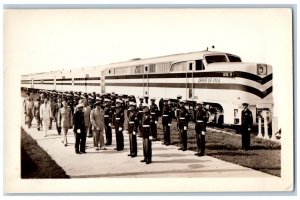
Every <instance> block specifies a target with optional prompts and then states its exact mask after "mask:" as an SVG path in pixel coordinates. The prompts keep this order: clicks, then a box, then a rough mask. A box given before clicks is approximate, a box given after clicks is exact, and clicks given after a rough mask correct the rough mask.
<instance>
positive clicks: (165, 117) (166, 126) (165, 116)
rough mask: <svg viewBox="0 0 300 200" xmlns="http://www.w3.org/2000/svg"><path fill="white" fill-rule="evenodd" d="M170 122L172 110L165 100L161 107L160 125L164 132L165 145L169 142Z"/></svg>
mask: <svg viewBox="0 0 300 200" xmlns="http://www.w3.org/2000/svg"><path fill="white" fill-rule="evenodd" d="M171 123H172V111H171V108H170V106H169V105H168V104H167V102H166V101H165V103H164V105H163V108H162V125H163V133H164V143H163V144H165V145H169V144H170V143H171V137H170V126H171Z"/></svg>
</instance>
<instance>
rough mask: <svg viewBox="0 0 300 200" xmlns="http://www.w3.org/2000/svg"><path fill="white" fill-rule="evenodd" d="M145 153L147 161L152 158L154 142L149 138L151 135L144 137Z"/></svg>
mask: <svg viewBox="0 0 300 200" xmlns="http://www.w3.org/2000/svg"><path fill="white" fill-rule="evenodd" d="M143 153H144V158H145V160H147V161H150V162H151V160H152V144H151V140H149V137H147V138H143Z"/></svg>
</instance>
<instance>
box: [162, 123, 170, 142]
mask: <svg viewBox="0 0 300 200" xmlns="http://www.w3.org/2000/svg"><path fill="white" fill-rule="evenodd" d="M163 132H164V144H170V143H171V137H170V126H168V124H167V125H163Z"/></svg>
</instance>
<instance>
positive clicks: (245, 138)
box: [242, 127, 250, 150]
mask: <svg viewBox="0 0 300 200" xmlns="http://www.w3.org/2000/svg"><path fill="white" fill-rule="evenodd" d="M242 148H243V149H245V150H249V149H250V132H249V131H248V127H242Z"/></svg>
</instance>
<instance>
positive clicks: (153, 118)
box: [150, 98, 158, 141]
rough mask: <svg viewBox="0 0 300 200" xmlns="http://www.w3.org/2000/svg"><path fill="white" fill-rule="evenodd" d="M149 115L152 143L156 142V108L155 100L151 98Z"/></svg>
mask: <svg viewBox="0 0 300 200" xmlns="http://www.w3.org/2000/svg"><path fill="white" fill-rule="evenodd" d="M150 115H151V123H150V130H151V133H152V137H153V141H156V140H157V121H158V106H157V105H156V104H155V98H151V105H150Z"/></svg>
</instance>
